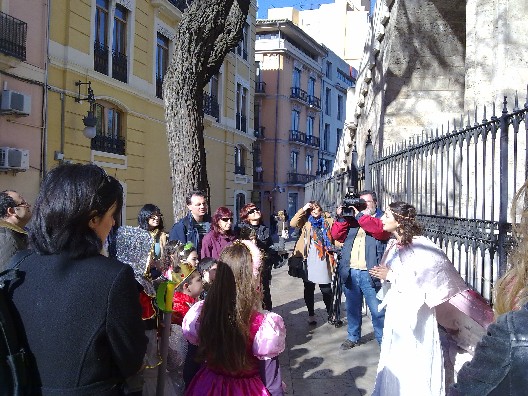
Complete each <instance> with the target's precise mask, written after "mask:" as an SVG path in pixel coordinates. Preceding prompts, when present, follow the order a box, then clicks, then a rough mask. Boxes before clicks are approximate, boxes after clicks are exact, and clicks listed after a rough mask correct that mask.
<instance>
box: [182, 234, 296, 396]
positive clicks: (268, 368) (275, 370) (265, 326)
mask: <svg viewBox="0 0 528 396" xmlns="http://www.w3.org/2000/svg"><path fill="white" fill-rule="evenodd" d="M261 263H262V260H261V256H260V251H259V249H258V248H257V247H256V246H255V245H254V244H253V243H251V242H249V241H235V243H233V244H232V245H231V246H228V247H226V248H225V249H224V250H223V252H222V254H221V255H220V258H219V262H218V268H217V271H216V278H215V281H214V283H213V284H212V286H211V289H210V290H209V293H208V295H207V299H205V300H204V301H200V302H198V303H196V304H194V305H193V306H192V307H191V309H190V310H189V312H188V313H187V315H185V318H184V319H183V334H184V336H185V338H187V340H188V341H189V342H190V343H191V344H193V345H196V346H197V348H195V349H197V352H196V356H197V357H198V358H199V359H200V360H201V361H202V362H203V364H202V366H201V368H200V370H199V371H198V372H197V373H196V375H195V376H194V378H193V379H192V381H191V383H190V384H189V386H188V387H187V389H186V392H185V395H189V396H192V395H200V396H203V395H211V396H212V395H215V396H222V395H226V396H227V395H229V396H237V395H244V396H246V395H252V396H268V395H272V396H282V395H283V386H282V380H281V374H280V367H279V364H278V359H277V356H278V355H279V353H281V352H282V351H283V350H284V345H285V338H286V329H285V327H284V322H283V320H282V318H281V317H280V316H279V315H277V314H275V313H273V312H267V311H265V312H260V311H259V307H260V305H261V301H262V291H261V289H260V270H261V268H260V267H261Z"/></svg>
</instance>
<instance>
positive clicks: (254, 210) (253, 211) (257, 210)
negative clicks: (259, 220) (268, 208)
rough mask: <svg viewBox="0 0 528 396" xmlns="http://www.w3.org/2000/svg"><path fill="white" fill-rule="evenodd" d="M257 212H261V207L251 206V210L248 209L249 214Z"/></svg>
mask: <svg viewBox="0 0 528 396" xmlns="http://www.w3.org/2000/svg"><path fill="white" fill-rule="evenodd" d="M255 212H260V209H259V208H251V209H250V210H249V211H248V215H250V214H253V213H255Z"/></svg>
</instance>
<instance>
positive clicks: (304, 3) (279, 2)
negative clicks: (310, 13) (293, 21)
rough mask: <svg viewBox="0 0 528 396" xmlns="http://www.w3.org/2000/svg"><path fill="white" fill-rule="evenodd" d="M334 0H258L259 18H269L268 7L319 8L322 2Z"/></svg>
mask: <svg viewBox="0 0 528 396" xmlns="http://www.w3.org/2000/svg"><path fill="white" fill-rule="evenodd" d="M333 2H334V0H317V1H314V0H258V7H259V10H258V14H257V18H267V17H268V8H281V7H295V8H297V9H298V10H310V9H316V8H319V5H320V4H329V3H333Z"/></svg>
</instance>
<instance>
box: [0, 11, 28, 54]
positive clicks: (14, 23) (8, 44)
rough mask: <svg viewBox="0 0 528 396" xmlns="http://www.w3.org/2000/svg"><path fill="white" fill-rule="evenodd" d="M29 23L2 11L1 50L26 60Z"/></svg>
mask: <svg viewBox="0 0 528 396" xmlns="http://www.w3.org/2000/svg"><path fill="white" fill-rule="evenodd" d="M26 38H27V23H26V22H24V21H21V20H20V19H17V18H14V17H12V16H11V15H7V14H4V13H3V12H0V52H1V53H3V54H5V55H8V56H12V57H13V58H17V59H20V60H21V61H25V60H26Z"/></svg>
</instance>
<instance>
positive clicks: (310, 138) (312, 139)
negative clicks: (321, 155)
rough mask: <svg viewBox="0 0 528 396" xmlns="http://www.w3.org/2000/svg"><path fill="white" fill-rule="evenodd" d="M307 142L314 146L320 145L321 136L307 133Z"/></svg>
mask: <svg viewBox="0 0 528 396" xmlns="http://www.w3.org/2000/svg"><path fill="white" fill-rule="evenodd" d="M305 142H306V144H308V145H310V146H314V147H319V138H318V137H317V136H313V135H306V140H305Z"/></svg>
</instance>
